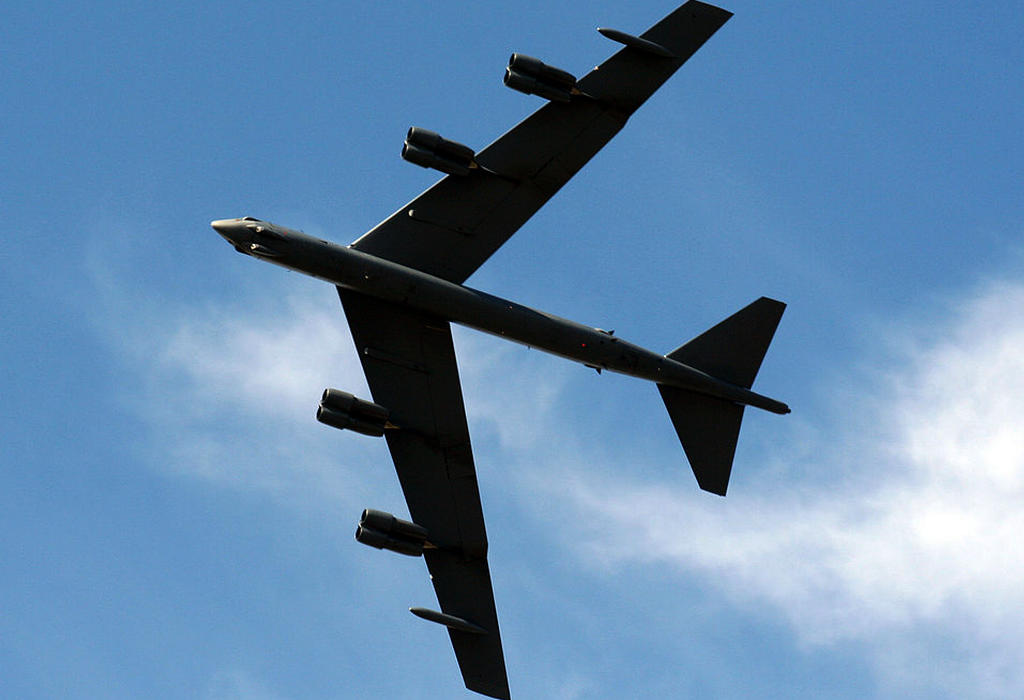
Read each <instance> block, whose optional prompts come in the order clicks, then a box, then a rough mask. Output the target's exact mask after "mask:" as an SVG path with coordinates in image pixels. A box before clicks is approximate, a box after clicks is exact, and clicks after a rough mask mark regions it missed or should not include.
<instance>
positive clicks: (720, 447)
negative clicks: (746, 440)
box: [658, 384, 743, 496]
mask: <svg viewBox="0 0 1024 700" xmlns="http://www.w3.org/2000/svg"><path fill="white" fill-rule="evenodd" d="M658 391H660V392H661V398H662V399H664V401H665V407H666V408H668V415H669V416H670V417H671V418H672V425H673V426H674V427H675V429H676V434H677V435H678V436H679V442H681V443H683V451H685V452H686V458H687V459H688V460H689V461H690V467H691V468H693V474H694V476H696V477H697V484H698V485H699V486H700V487H701V488H702V489H704V490H705V491H710V492H711V493H716V494H718V495H719V496H724V495H725V490H726V489H727V488H728V486H729V474H730V473H731V472H732V458H733V456H734V455H735V454H736V441H737V440H738V439H739V436H740V422H741V421H742V420H743V406H741V405H740V404H738V403H733V402H732V401H727V400H725V399H718V398H715V397H713V396H705V395H704V394H696V393H694V392H692V391H686V390H685V389H677V388H676V387H671V386H665V385H664V384H659V385H658Z"/></svg>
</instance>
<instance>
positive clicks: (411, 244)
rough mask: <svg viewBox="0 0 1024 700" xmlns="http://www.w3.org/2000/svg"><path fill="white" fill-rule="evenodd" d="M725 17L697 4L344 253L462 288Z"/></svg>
mask: <svg viewBox="0 0 1024 700" xmlns="http://www.w3.org/2000/svg"><path fill="white" fill-rule="evenodd" d="M731 16H732V13H731V12H728V11H726V10H723V9H721V8H718V7H714V6H713V5H708V4H705V3H702V2H697V0H690V1H689V2H686V3H684V4H683V5H681V6H680V7H678V8H677V9H676V10H675V11H673V12H672V13H671V14H669V15H668V16H667V17H665V19H663V20H661V21H660V22H658V23H657V24H655V25H654V26H653V27H651V28H650V29H648V30H647V31H646V32H644V33H643V34H642V35H641V37H640V38H641V39H642V40H646V41H647V42H653V43H654V44H656V45H657V46H656V47H655V48H656V49H658V48H660V49H663V50H667V53H669V54H670V55H668V56H666V55H662V54H663V53H665V51H662V52H657V51H651V49H650V47H649V45H647V48H646V49H644V48H638V46H643V44H642V43H641V44H637V43H636V42H635V41H634V45H633V46H630V45H628V44H627V45H626V47H625V48H623V49H621V50H620V51H619V52H618V53H616V54H615V55H613V56H612V57H611V58H609V59H608V60H607V61H605V62H604V63H602V64H601V65H600V66H598V67H597V68H595V69H594V70H592V71H591V72H590V73H588V74H587V75H585V76H583V77H582V78H581V79H580V80H579V81H578V82H577V85H576V86H577V88H578V89H579V91H580V92H582V93H584V94H583V95H580V96H576V97H573V98H572V100H571V101H569V102H549V103H548V104H546V105H544V106H543V107H541V108H540V109H539V110H537V111H536V112H534V113H533V114H532V115H531V116H529V117H527V118H526V119H525V120H523V121H522V122H520V123H519V124H518V125H516V126H515V127H513V128H512V130H511V131H509V132H508V133H506V134H505V135H504V136H502V137H501V138H499V139H498V140H497V141H495V142H494V143H492V144H491V145H490V146H488V147H487V148H485V149H484V150H483V151H480V152H479V153H477V154H476V157H475V162H476V163H477V165H478V166H479V167H477V168H474V169H472V170H470V171H469V173H468V174H466V175H448V176H446V177H445V178H443V179H442V180H440V181H439V182H437V184H435V185H434V186H433V187H431V188H430V189H428V190H427V191H426V192H424V193H423V194H421V195H420V196H418V197H417V198H416V199H414V200H413V201H411V202H409V203H408V204H406V205H405V206H404V207H402V208H401V209H399V210H398V211H397V212H395V213H394V214H392V215H391V216H390V217H389V218H387V219H386V220H384V221H383V222H381V223H380V224H378V225H377V226H376V227H375V228H373V229H372V230H370V231H369V232H368V233H366V234H365V235H363V236H362V237H360V238H359V239H358V240H357V241H356V242H355V243H353V247H354V248H356V249H358V250H360V251H363V252H365V253H370V254H372V255H376V256H378V257H381V258H386V259H388V260H392V261H394V262H397V263H400V264H402V265H406V266H408V267H412V268H416V269H418V270H422V271H424V272H427V273H429V274H432V275H436V276H438V277H443V278H444V279H447V280H449V281H452V282H456V283H460V284H461V283H462V282H464V281H465V280H466V279H467V278H468V277H469V276H470V275H471V274H473V272H474V271H475V270H476V269H477V268H478V267H480V265H482V264H483V263H484V261H486V260H487V258H489V257H490V256H491V254H492V253H494V251H496V250H497V249H498V248H500V247H501V245H502V244H503V243H505V241H507V240H508V239H509V238H510V237H511V236H512V234H513V233H515V232H516V231H517V230H518V229H519V227H520V226H522V225H523V224H524V223H525V222H526V220H527V219H529V218H530V217H531V216H533V214H534V212H536V211H537V210H538V209H540V207H541V206H543V205H544V203H545V202H547V201H548V199H550V198H551V197H552V195H554V194H555V192H557V191H558V190H559V188H561V187H562V185H564V184H565V183H566V182H568V181H569V179H570V178H571V177H572V176H573V175H575V174H576V172H577V171H578V170H579V169H580V168H582V167H583V166H584V165H585V164H586V163H587V161H589V160H590V159H591V158H592V157H593V156H594V154H596V153H597V152H598V151H599V150H600V149H601V148H602V147H603V146H604V145H605V144H606V143H608V141H609V140H611V138H612V137H613V136H614V135H615V134H616V133H618V131H619V130H620V129H621V128H622V127H623V126H624V125H625V123H626V120H627V119H628V118H629V116H630V115H631V114H632V113H633V112H634V111H636V109H637V108H638V107H640V105H641V104H643V103H644V101H646V100H647V98H648V97H650V96H651V95H652V94H653V93H654V91H655V90H657V89H658V87H660V86H661V84H662V83H664V82H665V81H666V80H667V79H668V78H669V77H670V76H671V75H672V74H673V73H675V72H676V70H677V69H678V68H679V67H680V66H682V65H683V63H685V62H686V61H687V59H689V58H690V56H692V55H693V54H694V52H696V51H697V49H699V48H700V47H701V46H702V45H703V44H704V42H705V41H707V40H708V39H709V38H710V37H711V36H712V35H713V34H714V33H715V32H716V31H717V30H718V29H719V28H720V27H721V26H722V25H723V24H725V22H726V21H727V20H728V19H729V18H730V17H731Z"/></svg>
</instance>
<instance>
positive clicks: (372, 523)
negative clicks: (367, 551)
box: [356, 508, 427, 557]
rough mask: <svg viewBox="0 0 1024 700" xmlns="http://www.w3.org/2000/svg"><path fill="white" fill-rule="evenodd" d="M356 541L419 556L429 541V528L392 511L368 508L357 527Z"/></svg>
mask: <svg viewBox="0 0 1024 700" xmlns="http://www.w3.org/2000/svg"><path fill="white" fill-rule="evenodd" d="M356 541H357V542H360V543H361V544H365V545H367V546H370V547H376V548H377V549H388V550H391V551H392V552H398V553H399V554H405V555H408V556H410V557H418V556H420V555H422V554H423V548H424V546H426V543H427V530H426V528H423V527H420V526H419V525H417V524H416V523H412V522H409V521H408V520H402V519H401V518H396V517H395V516H393V515H392V514H391V513H385V512H384V511H382V510H373V509H370V508H367V509H366V510H364V511H363V514H362V516H360V518H359V525H358V526H357V527H356Z"/></svg>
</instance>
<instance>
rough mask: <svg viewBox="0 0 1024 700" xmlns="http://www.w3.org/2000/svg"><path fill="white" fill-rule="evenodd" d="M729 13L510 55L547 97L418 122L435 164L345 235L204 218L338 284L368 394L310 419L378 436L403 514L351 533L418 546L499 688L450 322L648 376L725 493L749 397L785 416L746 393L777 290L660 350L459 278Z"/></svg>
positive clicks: (711, 485)
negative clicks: (460, 123) (465, 125)
mask: <svg viewBox="0 0 1024 700" xmlns="http://www.w3.org/2000/svg"><path fill="white" fill-rule="evenodd" d="M731 16H732V13H730V12H727V11H725V10H722V9H720V8H718V7H714V6H712V5H708V4H705V3H702V2H697V1H696V0H690V1H689V2H686V3H684V4H683V5H681V6H680V7H678V8H677V9H676V10H675V11H673V12H672V13H671V14H669V15H668V16H667V17H665V18H664V19H663V20H661V21H660V22H658V23H657V24H655V25H654V26H653V27H651V28H650V29H648V30H647V31H646V32H644V33H643V34H641V35H640V36H634V35H630V34H626V33H625V32H621V31H617V30H613V29H598V31H599V32H600V33H601V34H603V35H604V36H606V37H607V38H609V39H611V40H613V41H615V42H618V43H619V44H622V45H623V47H622V48H621V49H620V50H619V51H618V52H617V53H616V54H615V55H613V56H612V57H611V58H609V59H608V60H606V61H605V62H604V63H602V64H601V65H599V66H598V67H597V68H595V69H594V70H592V71H591V72H590V73H588V74H587V75H585V76H583V77H582V78H580V79H578V80H577V79H576V78H575V77H574V76H573V75H572V74H570V73H568V72H566V71H564V70H560V69H558V68H554V67H552V66H548V65H546V64H544V63H542V62H541V61H539V60H537V59H535V58H531V57H529V56H525V55H523V54H518V53H517V54H512V57H511V59H510V61H509V64H508V68H507V69H506V71H505V78H504V82H505V84H506V85H507V86H509V87H511V88H513V89H515V90H519V91H521V92H524V93H526V94H532V95H537V96H539V97H541V98H543V99H545V100H547V104H545V105H544V106H543V107H541V108H540V109H538V110H537V111H536V112H534V113H533V114H532V115H531V116H529V117H527V118H526V119H525V120H524V121H522V122H521V123H519V124H518V125H516V126H515V127H514V128H513V129H512V130H511V131H509V132H508V133H506V134H505V135H504V136H502V137H501V138H499V139H498V140H497V141H495V142H494V143H492V144H491V145H490V146H487V147H486V148H485V149H483V150H482V151H480V152H474V151H473V149H471V148H469V147H467V146H464V145H462V144H459V143H455V142H454V141H449V140H447V139H445V138H442V137H441V136H439V135H438V134H436V133H434V132H432V131H427V130H425V129H420V128H412V129H410V130H409V132H408V136H407V137H406V140H405V145H404V147H403V149H402V157H403V158H404V159H405V160H407V161H410V162H412V163H415V164H417V165H421V166H424V167H427V168H433V169H435V170H438V171H441V172H443V173H445V177H444V178H442V179H441V180H440V181H438V182H437V183H436V184H435V185H433V186H432V187H430V188H429V189H428V190H426V191H425V192H424V193H423V194H421V195H419V196H418V197H416V198H415V199H414V200H413V201H411V202H409V203H408V204H406V205H405V206H404V207H402V208H401V209H399V210H398V211H397V212H395V213H394V214H392V215H391V216H390V217H388V218H387V219H385V220H384V221H383V222H382V223H380V224H379V225H378V226H376V227H375V228H374V229H372V230H371V231H370V232H369V233H366V234H365V235H363V236H362V237H361V238H359V239H358V240H356V241H355V242H354V243H352V244H351V245H348V246H341V245H337V244H335V243H330V242H328V241H323V240H320V239H317V238H314V237H311V236H308V235H305V234H303V233H301V232H299V231H293V230H291V229H287V228H285V227H283V226H278V225H276V224H272V223H269V222H266V221H261V220H258V219H254V218H251V217H245V218H240V219H224V220H220V221H214V222H213V223H212V226H213V228H214V229H215V230H216V231H217V232H218V233H219V234H220V235H221V236H223V237H224V238H225V239H227V240H228V241H229V242H230V243H231V245H232V246H234V247H235V249H236V250H238V251H239V252H241V253H245V254H246V255H250V256H252V257H254V258H258V259H260V260H266V261H267V262H271V263H275V264H277V265H281V266H282V267H285V268H289V269H291V270H296V271H298V272H303V273H305V274H307V275H311V276H313V277H316V278H319V279H321V280H324V281H326V282H329V283H330V284H333V285H335V286H336V287H337V290H338V296H339V297H340V298H341V305H342V307H343V308H344V311H345V316H346V317H347V319H348V324H349V327H350V329H351V331H352V338H353V340H354V341H355V344H356V348H357V350H358V353H359V359H360V361H361V362H362V365H363V370H364V372H365V373H366V380H367V383H368V384H369V387H370V391H371V393H372V395H373V401H367V400H364V399H359V398H356V397H354V396H352V395H351V394H348V393H346V392H343V391H338V390H337V389H327V390H326V391H324V393H323V397H322V399H321V402H320V407H319V410H318V411H317V420H319V421H320V422H321V423H325V424H327V425H329V426H333V427H335V428H340V429H349V430H354V431H356V432H359V433H363V434H366V435H372V436H378V437H379V436H382V435H383V436H384V437H385V438H386V440H387V444H388V448H389V450H390V451H391V456H392V458H393V460H394V462H395V469H396V470H397V472H398V478H399V480H400V482H401V485H402V490H403V492H404V494H405V498H406V501H407V504H408V508H409V514H410V516H411V518H412V521H411V522H410V521H406V520H402V519H400V518H396V517H395V516H393V515H391V514H390V513H385V512H382V511H378V510H369V509H368V510H365V511H363V514H362V517H361V519H360V521H359V525H358V529H357V530H356V539H357V540H358V541H359V542H361V543H363V544H366V545H370V546H372V547H377V548H380V549H388V550H392V551H395V552H400V553H402V554H408V555H412V556H421V555H422V556H423V557H424V559H425V560H426V563H427V568H428V569H429V571H430V577H431V581H432V582H433V585H434V590H435V592H436V594H437V599H438V602H439V603H440V607H441V610H440V611H435V610H428V609H425V608H411V612H413V613H414V614H415V615H417V616H419V617H421V618H424V619H426V620H430V621H433V622H436V623H439V624H441V625H444V626H445V627H446V628H447V629H448V634H449V637H450V638H451V643H452V646H453V647H454V649H455V656H456V658H457V659H458V663H459V667H460V669H461V671H462V676H463V680H464V681H465V683H466V687H467V688H469V689H470V690H473V691H476V692H478V693H482V694H484V695H489V696H491V697H495V698H509V686H508V678H507V675H506V672H505V660H504V656H503V654H502V648H501V637H500V634H499V631H498V616H497V612H496V610H495V603H494V593H493V591H492V588H491V578H490V571H489V569H488V566H487V536H486V533H485V529H484V518H483V512H482V509H481V505H480V494H479V491H478V489H477V480H476V471H475V467H474V464H473V454H472V451H471V449H470V441H469V429H468V427H467V424H466V412H465V407H464V405H463V400H462V390H461V387H460V386H459V373H458V368H457V366H456V363H455V350H454V347H453V345H452V335H451V325H450V324H451V323H453V322H454V323H459V324H462V325H464V326H468V327H470V328H475V329H477V330H480V331H484V332H485V333H490V334H493V335H497V336H500V337H502V338H507V339H509V340H513V341H516V342H519V343H522V344H525V345H527V346H529V347H533V348H539V349H541V350H544V351H547V352H549V353H553V354H555V355H560V356H562V357H565V358H568V359H570V360H574V361H576V362H580V363H582V364H584V365H586V366H587V367H591V368H594V369H597V370H598V371H602V370H608V371H612V372H619V373H622V374H627V375H630V376H634V377H640V378H642V379H647V380H650V381H652V382H654V383H655V384H656V385H657V387H658V390H659V391H660V392H661V397H662V399H663V400H664V402H665V405H666V407H667V408H668V412H669V415H670V417H671V419H672V423H673V425H674V426H675V429H676V432H677V433H678V436H679V440H680V441H681V442H682V445H683V449H684V451H685V453H686V456H687V458H688V460H689V462H690V466H691V467H692V469H693V472H694V474H695V475H696V477H697V483H698V485H699V486H700V487H701V488H702V489H704V490H706V491H710V492H712V493H716V494H720V495H723V496H724V495H725V492H726V487H727V485H728V483H729V474H730V472H731V470H732V462H733V456H734V453H735V449H736V440H737V438H738V435H739V429H740V421H741V420H742V417H743V411H744V408H745V407H746V406H755V407H757V408H761V409H764V410H766V411H771V412H772V413H779V414H784V413H788V412H789V407H787V406H786V405H785V404H783V403H781V402H779V401H776V400H774V399H770V398H768V397H766V396H762V395H761V394H758V393H755V392H753V391H751V385H752V384H753V382H754V377H755V375H756V374H757V371H758V369H759V368H760V366H761V361H762V359H763V358H764V355H765V352H766V351H767V349H768V345H769V343H770V342H771V339H772V336H773V335H774V333H775V329H776V326H777V325H778V323H779V320H780V318H781V316H782V312H783V309H784V308H785V305H784V304H783V303H781V302H778V301H774V300H772V299H768V298H764V297H762V298H761V299H759V300H757V301H755V302H753V303H752V304H750V305H749V306H747V307H746V308H744V309H742V310H741V311H739V312H737V313H736V314H734V315H732V316H730V317H729V318H727V319H726V320H724V321H722V322H721V323H719V324H718V325H716V326H714V327H713V328H711V329H710V330H708V331H706V332H705V333H703V334H701V335H700V336H698V337H697V338H695V339H693V340H691V341H690V342H688V343H686V344H684V345H682V346H680V347H679V348H677V349H675V350H673V351H672V352H670V353H668V354H667V355H663V354H661V353H657V352H652V351H650V350H645V349H644V348H641V347H638V346H636V345H633V344H631V343H628V342H626V341H625V340H622V339H621V338H619V337H617V336H614V335H612V334H611V333H609V332H607V331H603V330H601V329H598V328H592V327H589V326H585V325H581V324H579V323H574V322H572V321H568V320H565V319H562V318H558V317H557V316H553V315H551V314H548V313H544V312H542V311H537V310H535V309H530V308H527V307H525V306H521V305H519V304H516V303H514V302H511V301H507V300H505V299H499V298H498V297H495V296H492V295H490V294H486V293H484V292H480V291H477V290H475V289H470V288H469V287H466V286H463V282H465V280H466V279H467V278H468V277H469V276H470V275H471V274H472V273H473V272H474V271H475V270H476V269H477V268H478V267H479V266H480V265H482V264H483V263H484V261H485V260H487V258H489V257H490V256H491V255H492V254H493V253H494V252H495V251H496V250H497V249H498V248H499V247H501V245H502V244H503V243H504V242H505V241H506V240H508V239H509V237H511V236H512V234H513V233H515V232H516V231H517V230H518V229H519V227H520V226H522V225H523V223H525V222H526V220H527V219H529V218H530V216H532V215H533V213H534V212H536V211H537V210H538V209H539V208H540V207H541V206H542V205H543V204H544V203H545V202H546V201H547V200H548V199H549V198H550V197H551V196H552V195H554V194H555V192H557V191H558V189H559V188H560V187H562V185H564V184H565V183H566V182H567V181H568V180H569V178H571V177H572V176H573V175H574V174H575V173H576V172H577V171H578V170H579V169H580V168H582V167H583V165H584V164H586V162H587V161H588V160H590V158H591V157H592V156H593V155H594V154H595V153H597V152H598V151H599V150H600V149H601V147H602V146H604V144H606V143H607V142H608V141H609V140H610V139H611V138H612V137H613V136H614V135H615V134H616V133H617V132H618V131H619V130H620V129H621V128H622V127H623V126H624V125H625V124H626V120H627V119H628V118H629V116H630V115H631V114H632V113H633V112H634V111H635V110H636V109H637V108H638V107H640V105H641V104H643V103H644V101H645V100H647V98H648V97H650V96H651V95H652V94H653V93H654V91H655V90H657V89H658V87H660V86H661V84H662V83H664V82H665V81H666V80H667V79H668V78H669V77H670V76H671V75H672V74H673V73H675V71H676V70H677V69H678V68H679V67H680V66H682V65H683V63H685V62H686V61H687V59H689V58H690V56H692V55H693V54H694V52H696V51H697V49H699V48H700V47H701V46H702V45H703V44H704V42H705V41H707V40H708V39H709V38H710V37H711V35H712V34H714V33H715V32H716V31H717V30H718V29H719V28H720V27H721V26H722V25H723V24H724V23H725V22H726V21H727V20H728V19H729V18H730V17H731Z"/></svg>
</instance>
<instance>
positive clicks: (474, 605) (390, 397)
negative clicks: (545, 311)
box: [338, 288, 509, 698]
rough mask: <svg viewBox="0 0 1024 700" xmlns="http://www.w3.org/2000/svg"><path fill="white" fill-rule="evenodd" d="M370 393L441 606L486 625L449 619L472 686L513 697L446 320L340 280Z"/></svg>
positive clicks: (464, 673)
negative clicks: (423, 533)
mask: <svg viewBox="0 0 1024 700" xmlns="http://www.w3.org/2000/svg"><path fill="white" fill-rule="evenodd" d="M338 296H339V297H340V298H341V303H342V306H343V307H344V309H345V316H346V317H347V318H348V323H349V327H350V328H351V330H352V338H353V340H354V341H355V344H356V348H357V350H358V352H359V359H360V361H361V362H362V364H363V371H364V372H365V373H366V381H367V383H368V384H369V386H370V392H371V393H372V394H373V400H374V401H375V402H376V403H379V404H380V405H382V406H386V407H387V408H388V410H389V411H390V417H389V421H390V422H391V423H392V424H393V425H395V426H397V427H396V429H393V430H388V431H387V432H386V433H385V437H386V439H387V443H388V449H389V450H390V451H391V457H392V459H393V460H394V462H395V470H396V471H397V472H398V479H399V481H400V482H401V484H402V491H403V493H404V494H405V499H406V502H407V503H408V506H409V515H410V516H412V520H413V522H415V523H416V524H418V525H421V526H423V527H424V528H426V530H427V533H428V541H429V542H430V543H431V544H432V545H434V547H436V548H433V549H427V550H426V551H424V558H425V559H426V562H427V568H428V569H429V571H430V578H431V581H432V582H433V584H434V592H435V593H436V594H437V600H438V602H439V603H440V605H441V611H442V612H443V613H445V614H446V615H451V616H454V617H456V618H460V619H462V620H466V621H468V622H470V623H472V624H473V625H475V626H477V627H480V628H482V629H483V630H485V631H486V634H473V633H470V632H466V631H461V630H458V629H452V628H450V627H449V629H448V634H449V637H450V638H451V642H452V647H453V648H454V649H455V656H456V658H457V659H458V662H459V668H460V669H461V671H462V677H463V680H464V681H465V683H466V687H467V688H469V689H470V690H474V691H476V692H479V693H483V694H485V695H490V696H492V697H496V698H508V697H509V689H508V678H507V675H506V672H505V659H504V655H503V653H502V648H501V634H500V632H499V630H498V614H497V611H496V609H495V604H494V593H493V590H492V588H491V575H490V571H489V569H488V566H487V533H486V531H485V529H484V517H483V509H482V507H481V505H480V492H479V489H478V488H477V482H476V469H475V468H474V465H473V452H472V449H471V447H470V443H469V428H468V426H467V424H466V409H465V406H464V405H463V401H462V388H461V385H460V383H459V371H458V367H457V365H456V362H455V348H454V346H453V345H452V335H451V326H450V325H449V323H448V321H445V320H443V319H440V318H435V317H433V316H429V315H426V314H423V313H420V312H417V311H414V310H412V309H409V308H407V307H401V306H396V305H394V304H391V303H388V302H385V301H381V300H379V299H374V298H371V297H367V296H363V295H361V294H358V293H355V292H351V291H347V290H344V289H341V288H339V289H338Z"/></svg>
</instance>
